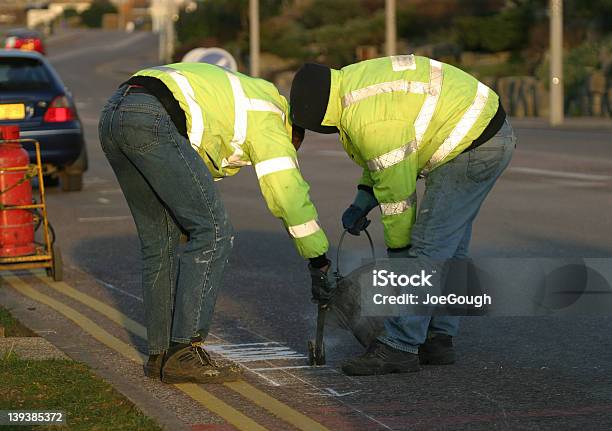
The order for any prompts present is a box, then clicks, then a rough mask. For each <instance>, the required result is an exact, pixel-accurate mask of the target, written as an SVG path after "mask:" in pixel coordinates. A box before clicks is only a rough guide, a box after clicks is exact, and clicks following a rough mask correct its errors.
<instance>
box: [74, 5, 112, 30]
mask: <svg viewBox="0 0 612 431" xmlns="http://www.w3.org/2000/svg"><path fill="white" fill-rule="evenodd" d="M107 13H117V8H116V7H115V6H114V5H113V4H112V3H111V2H110V1H109V0H94V1H93V2H92V3H91V6H89V8H88V9H85V10H84V11H83V12H81V22H82V23H83V24H84V25H85V26H87V27H94V28H99V27H102V17H103V16H104V14H107Z"/></svg>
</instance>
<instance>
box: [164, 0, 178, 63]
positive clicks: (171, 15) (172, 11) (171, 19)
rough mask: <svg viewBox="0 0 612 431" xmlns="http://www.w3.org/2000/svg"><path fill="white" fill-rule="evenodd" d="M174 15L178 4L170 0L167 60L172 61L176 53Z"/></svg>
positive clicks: (167, 22) (167, 17)
mask: <svg viewBox="0 0 612 431" xmlns="http://www.w3.org/2000/svg"><path fill="white" fill-rule="evenodd" d="M174 15H176V4H175V2H174V0H168V9H167V15H166V20H167V21H166V24H167V25H168V29H167V30H166V33H167V34H166V43H167V44H168V45H167V47H166V62H167V63H172V56H173V55H174V39H175V37H176V36H175V34H174Z"/></svg>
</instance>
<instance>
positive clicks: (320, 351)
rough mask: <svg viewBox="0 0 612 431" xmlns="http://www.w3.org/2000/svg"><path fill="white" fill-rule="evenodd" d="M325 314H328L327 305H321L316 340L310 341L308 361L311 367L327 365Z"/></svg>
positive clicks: (319, 306)
mask: <svg viewBox="0 0 612 431" xmlns="http://www.w3.org/2000/svg"><path fill="white" fill-rule="evenodd" d="M325 313H327V304H323V305H322V304H319V305H318V313H317V334H316V338H315V339H314V340H309V341H308V359H309V361H310V365H325V343H324V341H323V336H324V328H325Z"/></svg>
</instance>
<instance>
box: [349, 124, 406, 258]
mask: <svg viewBox="0 0 612 431" xmlns="http://www.w3.org/2000/svg"><path fill="white" fill-rule="evenodd" d="M351 139H352V140H353V143H354V144H355V146H356V147H357V148H359V150H360V152H361V154H362V156H363V159H364V161H365V163H366V166H367V168H366V169H367V172H366V173H364V175H363V177H362V182H365V183H371V184H372V188H373V192H374V196H375V198H376V200H377V201H378V204H379V206H380V209H381V213H382V222H383V225H384V230H385V243H386V244H387V247H389V248H391V249H397V248H402V247H406V246H408V245H409V244H410V234H411V230H412V225H413V224H414V221H415V218H416V179H417V168H418V158H417V154H416V145H415V144H414V129H413V128H411V127H407V126H406V124H405V122H403V121H399V120H389V121H384V122H377V123H371V124H368V125H366V126H365V127H362V128H361V129H358V130H357V131H356V132H355V133H353V134H351Z"/></svg>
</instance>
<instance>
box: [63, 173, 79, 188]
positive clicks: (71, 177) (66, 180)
mask: <svg viewBox="0 0 612 431" xmlns="http://www.w3.org/2000/svg"><path fill="white" fill-rule="evenodd" d="M60 182H61V184H62V191H64V192H79V191H81V190H82V189H83V173H82V172H71V173H68V172H62V173H60Z"/></svg>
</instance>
